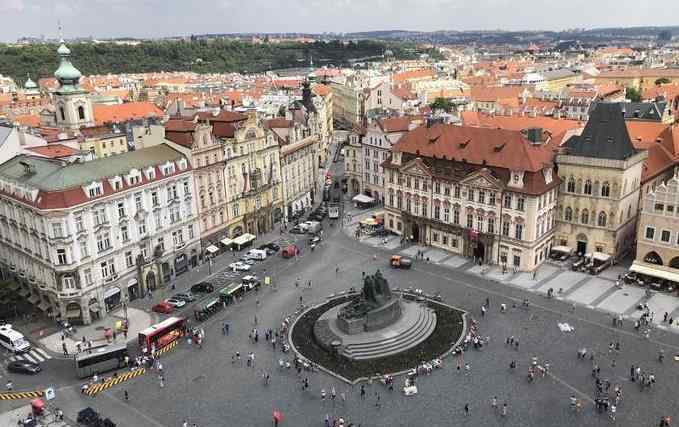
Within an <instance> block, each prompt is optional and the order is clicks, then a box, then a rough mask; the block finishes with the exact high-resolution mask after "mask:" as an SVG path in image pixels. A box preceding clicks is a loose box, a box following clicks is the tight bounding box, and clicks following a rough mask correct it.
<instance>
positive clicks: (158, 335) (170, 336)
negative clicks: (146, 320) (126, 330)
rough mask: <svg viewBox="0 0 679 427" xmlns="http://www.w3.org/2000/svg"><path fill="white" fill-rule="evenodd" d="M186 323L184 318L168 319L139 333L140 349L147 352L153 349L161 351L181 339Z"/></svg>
mask: <svg viewBox="0 0 679 427" xmlns="http://www.w3.org/2000/svg"><path fill="white" fill-rule="evenodd" d="M184 322H185V319H184V318H183V317H168V318H167V319H165V320H163V321H162V322H160V323H156V324H155V325H152V326H149V327H148V328H146V329H144V330H143V331H141V332H139V348H141V349H146V350H147V351H151V349H152V348H153V349H156V350H160V349H161V348H163V347H165V346H166V345H168V344H169V343H171V342H173V341H175V340H177V339H179V337H181V334H182V329H183V327H184Z"/></svg>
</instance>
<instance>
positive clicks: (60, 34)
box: [57, 19, 64, 43]
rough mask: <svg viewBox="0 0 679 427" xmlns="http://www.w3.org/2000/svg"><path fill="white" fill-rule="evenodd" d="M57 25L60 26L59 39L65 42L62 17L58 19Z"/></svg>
mask: <svg viewBox="0 0 679 427" xmlns="http://www.w3.org/2000/svg"><path fill="white" fill-rule="evenodd" d="M57 27H58V28H59V41H60V42H61V43H63V42H64V29H63V28H62V27H61V19H58V20H57Z"/></svg>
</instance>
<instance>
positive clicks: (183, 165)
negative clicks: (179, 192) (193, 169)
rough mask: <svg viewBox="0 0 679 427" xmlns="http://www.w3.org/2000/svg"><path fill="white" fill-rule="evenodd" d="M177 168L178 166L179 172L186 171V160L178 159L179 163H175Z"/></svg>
mask: <svg viewBox="0 0 679 427" xmlns="http://www.w3.org/2000/svg"><path fill="white" fill-rule="evenodd" d="M177 166H179V170H184V169H186V166H187V163H186V159H179V161H178V162H177Z"/></svg>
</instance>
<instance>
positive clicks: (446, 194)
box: [443, 185, 459, 197]
mask: <svg viewBox="0 0 679 427" xmlns="http://www.w3.org/2000/svg"><path fill="white" fill-rule="evenodd" d="M443 195H444V196H447V197H450V187H448V186H447V185H446V186H445V187H443ZM455 197H459V195H458V196H455Z"/></svg>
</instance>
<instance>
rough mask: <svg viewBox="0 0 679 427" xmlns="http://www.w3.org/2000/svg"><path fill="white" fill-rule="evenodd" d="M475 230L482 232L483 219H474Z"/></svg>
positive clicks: (478, 217)
mask: <svg viewBox="0 0 679 427" xmlns="http://www.w3.org/2000/svg"><path fill="white" fill-rule="evenodd" d="M476 230H477V231H483V218H482V217H480V216H477V217H476Z"/></svg>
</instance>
